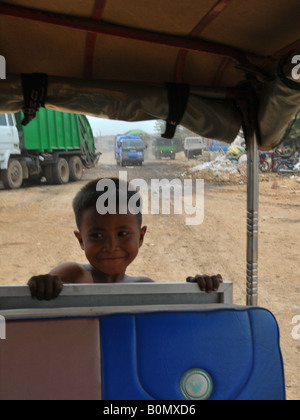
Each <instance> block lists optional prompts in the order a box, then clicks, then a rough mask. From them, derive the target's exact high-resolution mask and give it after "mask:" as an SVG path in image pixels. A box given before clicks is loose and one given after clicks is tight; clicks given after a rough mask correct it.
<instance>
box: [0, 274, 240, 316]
mask: <svg viewBox="0 0 300 420" xmlns="http://www.w3.org/2000/svg"><path fill="white" fill-rule="evenodd" d="M232 302H233V285H232V283H230V282H225V283H223V284H221V286H220V289H219V290H218V292H216V293H210V294H207V293H203V292H201V291H200V289H199V287H198V285H197V284H191V283H132V284H129V283H128V284H126V283H118V284H92V285H87V284H79V285H78V284H73V285H70V284H69V285H68V284H66V285H64V289H63V291H62V294H61V295H60V296H59V297H58V298H57V299H53V300H50V301H38V300H36V299H32V297H31V296H30V291H29V287H28V286H0V313H1V314H3V315H5V316H6V315H9V314H10V313H12V312H14V311H19V310H26V311H27V314H29V313H30V311H31V310H33V311H35V310H38V309H42V310H46V309H53V310H54V309H59V308H98V309H99V310H100V309H101V308H104V307H105V308H107V307H113V308H116V309H117V308H118V307H122V308H124V307H127V308H129V309H130V307H139V308H140V310H141V311H142V310H143V308H144V307H146V306H147V307H149V306H153V307H156V306H157V305H160V306H161V307H163V308H164V309H165V310H167V309H168V308H169V307H171V306H172V307H174V305H179V306H180V305H188V306H191V305H216V304H217V305H220V304H225V305H232Z"/></svg>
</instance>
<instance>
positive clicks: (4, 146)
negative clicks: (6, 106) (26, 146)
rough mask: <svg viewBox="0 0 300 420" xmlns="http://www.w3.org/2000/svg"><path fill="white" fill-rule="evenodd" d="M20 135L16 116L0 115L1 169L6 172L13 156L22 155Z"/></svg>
mask: <svg viewBox="0 0 300 420" xmlns="http://www.w3.org/2000/svg"><path fill="white" fill-rule="evenodd" d="M20 154H21V150H20V141H19V133H18V130H17V127H16V119H15V116H14V114H0V169H1V170H4V169H5V170H6V169H7V168H8V162H9V158H10V156H11V155H20Z"/></svg>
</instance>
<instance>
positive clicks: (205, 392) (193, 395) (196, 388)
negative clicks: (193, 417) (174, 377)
mask: <svg viewBox="0 0 300 420" xmlns="http://www.w3.org/2000/svg"><path fill="white" fill-rule="evenodd" d="M180 392H181V394H182V395H183V397H184V398H185V399H186V400H200V401H205V400H208V399H209V397H210V396H211V394H212V392H213V381H212V378H211V376H210V375H209V373H207V372H206V371H205V370H203V369H191V370H189V371H187V372H185V374H184V375H183V376H182V378H181V381H180Z"/></svg>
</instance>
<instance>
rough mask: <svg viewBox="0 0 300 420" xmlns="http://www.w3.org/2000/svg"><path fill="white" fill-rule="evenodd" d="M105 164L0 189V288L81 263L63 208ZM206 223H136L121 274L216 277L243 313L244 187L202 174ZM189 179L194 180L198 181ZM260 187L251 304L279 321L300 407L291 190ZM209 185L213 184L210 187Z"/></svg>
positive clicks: (181, 162)
mask: <svg viewBox="0 0 300 420" xmlns="http://www.w3.org/2000/svg"><path fill="white" fill-rule="evenodd" d="M195 164H196V163H195V162H193V161H189V162H187V161H186V160H185V158H184V157H183V156H182V155H179V156H178V159H177V160H176V161H175V162H170V161H161V162H158V161H149V162H146V164H145V166H144V167H143V168H127V170H128V178H129V179H133V178H143V179H146V180H150V179H152V178H156V179H162V178H169V179H173V178H174V176H175V177H178V176H179V177H180V175H181V174H184V173H185V174H186V175H185V176H186V177H188V176H189V175H187V172H188V171H189V169H190V167H191V166H195ZM118 172H119V168H118V167H117V166H115V165H114V162H113V160H112V157H111V155H109V154H107V155H105V156H103V157H102V159H101V163H100V165H99V167H97V168H95V169H93V170H90V171H88V172H87V173H86V174H85V176H84V179H83V180H82V181H81V182H79V183H73V184H68V185H66V186H48V185H46V184H45V185H40V186H31V187H26V188H23V189H21V190H18V191H6V190H3V189H1V190H0V266H1V272H0V284H25V283H26V282H27V280H28V279H29V278H30V277H31V276H32V275H35V274H42V273H46V272H48V270H50V269H51V268H52V267H54V266H56V265H58V264H60V263H62V262H64V261H77V262H86V260H85V256H84V254H83V252H82V251H81V249H80V248H79V246H78V244H77V242H76V240H75V237H74V235H73V230H74V229H75V223H74V218H73V214H72V208H71V202H72V199H73V197H74V195H75V194H76V193H77V191H78V190H79V189H80V188H81V187H82V185H83V184H85V183H86V182H87V181H88V180H90V179H94V178H96V177H100V176H112V175H118ZM204 175H205V178H206V179H207V180H208V181H209V182H206V184H205V185H206V188H205V219H204V222H203V223H202V224H201V225H200V226H186V224H185V216H180V215H173V216H151V215H149V216H145V218H144V219H145V220H144V222H145V224H147V225H148V234H147V237H146V241H145V244H144V246H143V248H142V249H141V252H140V255H139V257H138V259H137V260H136V261H135V262H134V263H133V265H132V266H131V267H130V269H129V272H128V273H129V274H132V275H145V276H149V277H151V278H153V279H154V280H155V281H157V282H169V281H172V282H183V281H185V278H186V277H187V276H191V275H195V274H197V273H199V274H200V273H202V274H204V273H207V274H217V273H221V274H222V275H223V277H224V279H225V280H227V281H233V283H234V302H235V303H236V304H241V305H244V304H245V299H246V298H245V277H246V276H245V272H246V262H245V261H246V185H245V183H244V177H243V176H239V177H238V178H237V179H236V177H235V176H233V175H232V176H227V178H226V179H225V181H226V182H225V183H224V185H222V186H217V185H216V182H218V183H220V182H222V181H224V180H223V179H220V177H219V175H218V177H217V178H216V177H215V174H212V173H206V174H204ZM193 177H194V178H195V177H198V178H202V177H203V174H201V173H198V174H197V175H195V174H194V175H193ZM261 180H262V181H264V182H261V184H260V268H259V275H260V285H259V304H260V305H261V306H265V307H267V308H268V309H270V310H271V311H272V312H273V313H274V314H275V316H276V317H277V320H278V322H279V326H280V329H281V345H282V351H283V357H284V361H285V370H286V385H287V394H288V398H289V399H298V400H299V399H300V357H299V356H300V341H299V340H295V339H293V338H292V329H293V327H294V326H293V324H292V319H293V318H294V317H295V316H296V315H300V299H299V296H300V285H299V278H300V264H299V249H300V235H299V232H300V231H299V223H300V217H299V208H300V184H299V183H297V182H296V181H295V180H290V179H281V178H278V177H277V175H267V176H262V177H261ZM211 182H213V184H211Z"/></svg>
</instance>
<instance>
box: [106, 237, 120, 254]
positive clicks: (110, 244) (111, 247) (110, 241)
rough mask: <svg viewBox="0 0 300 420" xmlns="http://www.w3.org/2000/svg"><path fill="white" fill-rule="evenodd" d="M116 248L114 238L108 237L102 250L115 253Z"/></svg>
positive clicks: (116, 244) (116, 242) (116, 243)
mask: <svg viewBox="0 0 300 420" xmlns="http://www.w3.org/2000/svg"><path fill="white" fill-rule="evenodd" d="M117 248H118V241H117V239H116V238H114V237H108V238H106V240H105V243H104V250H105V251H109V252H111V251H115V250H116V249H117Z"/></svg>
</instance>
